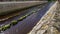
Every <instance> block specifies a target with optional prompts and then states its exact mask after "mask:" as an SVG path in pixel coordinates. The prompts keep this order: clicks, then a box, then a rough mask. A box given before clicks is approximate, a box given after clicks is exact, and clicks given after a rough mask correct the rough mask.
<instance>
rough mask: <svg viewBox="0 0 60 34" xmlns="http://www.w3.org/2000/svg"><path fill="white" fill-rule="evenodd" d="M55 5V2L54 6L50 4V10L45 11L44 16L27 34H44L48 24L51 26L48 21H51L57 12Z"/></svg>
mask: <svg viewBox="0 0 60 34" xmlns="http://www.w3.org/2000/svg"><path fill="white" fill-rule="evenodd" d="M57 4H58V2H55V3H54V4H51V5H52V6H51V5H50V6H51V7H50V9H49V10H47V12H46V14H45V15H44V16H43V17H42V18H41V20H40V21H39V22H38V23H37V24H36V26H35V27H34V28H33V29H32V30H31V31H30V32H29V33H28V34H44V32H45V31H46V30H47V29H48V28H49V26H50V24H52V23H51V22H50V21H51V20H52V19H53V17H54V15H55V13H56V11H57Z"/></svg>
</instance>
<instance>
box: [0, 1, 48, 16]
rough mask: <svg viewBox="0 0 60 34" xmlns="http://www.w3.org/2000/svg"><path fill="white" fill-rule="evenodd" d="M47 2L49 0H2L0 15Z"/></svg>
mask: <svg viewBox="0 0 60 34" xmlns="http://www.w3.org/2000/svg"><path fill="white" fill-rule="evenodd" d="M46 2H47V1H19V2H0V15H5V14H7V13H10V12H13V11H14V10H17V9H23V8H27V7H31V6H35V5H39V4H43V3H46ZM14 12H15V11H14Z"/></svg>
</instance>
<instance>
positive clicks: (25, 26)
mask: <svg viewBox="0 0 60 34" xmlns="http://www.w3.org/2000/svg"><path fill="white" fill-rule="evenodd" d="M48 5H49V3H48ZM48 5H46V6H45V7H44V8H43V9H41V10H38V12H37V11H36V12H35V11H33V12H31V13H29V14H26V15H25V16H23V17H21V18H20V19H21V20H22V21H20V19H19V20H18V23H17V21H12V22H13V24H12V25H15V24H16V23H17V24H16V25H15V26H12V27H10V26H9V25H5V26H7V27H8V26H9V27H10V29H7V30H6V31H4V32H2V33H4V34H17V33H18V34H19V33H20V34H26V33H27V32H29V30H31V29H32V27H34V26H35V25H36V23H37V22H38V21H39V20H40V18H41V17H42V16H43V15H44V14H45V13H46V11H47V10H48V9H49V8H50V7H49V6H48ZM45 8H46V9H45ZM43 12H44V13H43ZM27 16H28V17H27ZM26 17H27V18H26ZM24 18H25V19H24ZM23 19H24V20H23ZM10 25H11V24H10ZM5 26H4V28H3V29H5ZM9 27H8V28H9ZM1 28H2V27H1ZM2 33H1V34H2Z"/></svg>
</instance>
